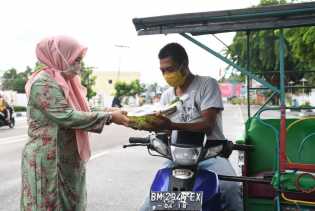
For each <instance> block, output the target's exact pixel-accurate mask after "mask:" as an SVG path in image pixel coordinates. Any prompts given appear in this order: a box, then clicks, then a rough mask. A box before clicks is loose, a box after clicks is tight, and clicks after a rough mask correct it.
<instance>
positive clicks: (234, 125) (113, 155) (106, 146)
mask: <svg viewBox="0 0 315 211" xmlns="http://www.w3.org/2000/svg"><path fill="white" fill-rule="evenodd" d="M244 116H245V115H244V112H242V111H241V109H240V107H239V106H233V105H226V106H225V110H224V112H223V121H224V133H225V135H226V137H227V138H228V139H230V140H235V139H236V138H237V137H240V136H241V134H242V131H243V120H244ZM26 131H27V125H26V120H25V118H23V117H22V118H18V119H17V124H16V127H15V128H14V129H9V128H6V127H3V128H0V211H16V210H19V198H20V186H21V179H20V160H21V151H22V148H23V146H24V144H25V141H26V138H27V136H26ZM146 134H147V132H143V131H134V130H132V129H129V128H125V127H122V126H117V125H111V126H107V127H106V128H104V131H103V132H102V134H93V135H92V140H91V144H92V151H93V154H92V157H91V160H90V161H89V162H88V164H87V189H88V210H93V211H104V210H105V211H112V210H113V211H125V210H126V211H130V210H137V209H138V208H139V206H140V205H141V203H142V201H143V199H144V197H145V195H146V194H147V193H148V191H149V186H150V183H151V181H152V178H153V176H154V173H155V171H156V169H157V168H159V167H160V166H161V164H162V163H163V159H162V158H156V157H151V156H149V155H148V154H147V151H146V150H145V149H144V148H128V149H122V145H123V144H126V143H127V142H128V137H130V136H145V135H146ZM230 160H231V161H232V164H233V166H234V167H235V169H236V170H237V173H238V174H239V173H240V172H239V169H237V162H236V160H237V152H233V153H232V156H231V157H230Z"/></svg>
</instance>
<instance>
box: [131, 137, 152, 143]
mask: <svg viewBox="0 0 315 211" xmlns="http://www.w3.org/2000/svg"><path fill="white" fill-rule="evenodd" d="M129 143H130V144H148V143H150V139H149V138H142V137H130V138H129Z"/></svg>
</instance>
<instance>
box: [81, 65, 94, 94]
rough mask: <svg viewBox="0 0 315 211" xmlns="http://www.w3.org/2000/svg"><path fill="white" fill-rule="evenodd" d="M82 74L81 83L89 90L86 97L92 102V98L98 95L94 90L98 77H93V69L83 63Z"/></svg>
mask: <svg viewBox="0 0 315 211" xmlns="http://www.w3.org/2000/svg"><path fill="white" fill-rule="evenodd" d="M81 65H82V74H81V83H82V85H83V86H85V88H86V90H87V94H86V97H87V98H88V100H90V99H91V98H92V97H94V96H95V95H96V92H95V91H94V90H93V86H94V85H95V80H96V76H95V75H93V69H94V68H93V67H90V66H85V64H84V63H83V62H82V64H81Z"/></svg>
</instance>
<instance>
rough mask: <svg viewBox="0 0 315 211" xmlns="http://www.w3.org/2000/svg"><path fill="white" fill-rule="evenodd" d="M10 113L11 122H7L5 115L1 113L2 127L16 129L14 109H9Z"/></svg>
mask: <svg viewBox="0 0 315 211" xmlns="http://www.w3.org/2000/svg"><path fill="white" fill-rule="evenodd" d="M8 109H9V113H10V121H7V120H6V117H5V114H4V113H2V112H0V127H2V126H9V128H14V126H15V117H14V116H15V115H14V111H13V108H12V107H9V108H8Z"/></svg>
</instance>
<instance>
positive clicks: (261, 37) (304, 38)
mask: <svg viewBox="0 0 315 211" xmlns="http://www.w3.org/2000/svg"><path fill="white" fill-rule="evenodd" d="M291 2H293V1H291ZM279 3H281V4H283V3H286V1H284V0H281V1H280V2H279V1H277V0H262V1H261V5H260V6H262V5H264V6H265V5H272V4H279ZM284 37H285V70H286V71H288V72H287V73H286V82H288V81H291V80H292V81H295V82H296V83H298V82H299V80H300V79H301V78H302V77H307V78H308V80H309V82H312V83H313V82H314V81H315V76H314V74H311V73H308V74H307V75H306V76H305V74H304V73H303V72H302V71H308V70H314V65H315V59H314V58H315V27H300V28H291V29H285V30H284ZM246 40H247V36H246V32H237V33H236V35H235V37H234V39H233V43H232V44H231V45H230V46H229V48H228V49H227V50H226V55H227V57H229V58H230V59H231V60H232V61H233V62H235V63H236V64H238V65H239V66H241V67H246V66H247V50H246ZM249 42H250V51H249V57H250V60H249V61H250V64H249V69H250V71H254V72H256V73H257V74H259V75H262V76H263V77H264V78H265V79H266V80H267V81H269V82H271V83H272V84H274V85H277V84H278V83H279V74H277V73H272V72H271V71H278V70H279V30H263V31H253V32H251V33H250V36H249Z"/></svg>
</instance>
